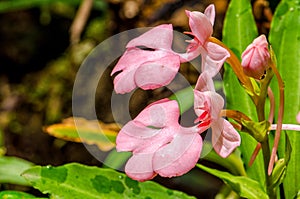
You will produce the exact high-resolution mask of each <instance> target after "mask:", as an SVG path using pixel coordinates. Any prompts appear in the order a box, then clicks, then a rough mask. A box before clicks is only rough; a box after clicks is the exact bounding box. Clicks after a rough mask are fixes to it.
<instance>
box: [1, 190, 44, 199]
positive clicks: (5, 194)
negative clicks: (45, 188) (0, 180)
mask: <svg viewBox="0 0 300 199" xmlns="http://www.w3.org/2000/svg"><path fill="white" fill-rule="evenodd" d="M0 198H3V199H26V198H28V199H29V198H37V197H35V196H34V195H31V194H28V193H25V192H21V191H1V192H0ZM39 199H42V198H39Z"/></svg>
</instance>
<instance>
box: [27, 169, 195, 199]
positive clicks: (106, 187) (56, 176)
mask: <svg viewBox="0 0 300 199" xmlns="http://www.w3.org/2000/svg"><path fill="white" fill-rule="evenodd" d="M22 175H23V177H25V178H26V179H27V180H28V181H29V182H30V183H31V184H32V185H33V187H35V188H37V189H39V190H40V191H41V192H43V193H49V194H50V195H51V198H54V199H55V198H73V199H82V198H84V199H94V198H95V199H96V198H99V199H102V198H107V199H110V198H111V199H118V198H120V199H123V198H141V199H145V198H149V199H150V198H178V199H179V198H180V199H181V198H182V199H184V198H194V197H191V196H188V195H186V194H184V193H182V192H179V191H174V190H170V189H167V188H165V187H163V186H161V185H159V184H157V183H155V182H152V181H147V182H138V181H135V180H132V179H130V178H129V177H127V176H126V175H124V174H123V173H120V172H117V171H115V170H112V169H108V168H98V167H92V166H85V165H81V164H77V163H70V164H66V165H63V166H59V167H52V166H46V167H41V166H36V167H33V168H31V169H28V170H27V171H25V172H24V173H23V174H22Z"/></svg>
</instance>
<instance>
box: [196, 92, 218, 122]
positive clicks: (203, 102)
mask: <svg viewBox="0 0 300 199" xmlns="http://www.w3.org/2000/svg"><path fill="white" fill-rule="evenodd" d="M223 106H224V100H223V98H222V96H221V95H219V94H218V93H216V92H213V91H204V92H200V91H198V90H194V110H195V113H196V115H197V116H200V115H201V114H202V113H203V110H205V111H208V112H209V114H210V117H211V119H212V120H216V119H218V118H219V117H220V116H219V114H220V111H221V110H222V108H223Z"/></svg>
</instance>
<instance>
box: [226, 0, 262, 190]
mask: <svg viewBox="0 0 300 199" xmlns="http://www.w3.org/2000/svg"><path fill="white" fill-rule="evenodd" d="M256 36H257V29H256V24H255V21H254V18H253V15H252V9H251V3H250V0H231V1H230V4H229V7H228V10H227V13H226V17H225V21H224V27H223V42H224V43H225V44H226V45H227V46H228V47H229V48H230V49H231V50H232V51H233V52H234V53H235V54H236V55H237V57H239V58H240V57H241V54H242V52H243V51H244V50H245V49H246V47H247V46H248V45H249V44H250V43H252V41H253V39H254V38H255V37H256ZM224 92H225V95H226V108H227V109H233V110H238V111H241V112H243V113H244V114H246V115H247V116H248V117H250V118H251V119H253V120H256V118H257V116H256V111H255V107H254V105H253V103H252V100H251V98H250V97H249V96H248V94H247V93H246V92H245V90H244V89H243V88H242V86H241V85H240V83H239V81H238V79H237V77H236V76H235V74H234V72H233V71H232V69H231V68H230V66H229V65H227V64H226V65H225V71H224ZM241 140H242V143H241V146H240V150H241V153H242V157H243V160H244V162H245V165H246V171H247V174H248V176H249V177H252V178H254V179H255V180H258V181H260V183H261V184H263V183H264V182H263V179H264V176H265V174H264V165H263V157H262V154H261V153H259V155H258V156H257V157H256V160H255V161H254V164H253V165H252V166H251V167H248V166H247V165H248V162H249V161H250V158H251V156H252V153H253V151H254V149H255V146H256V144H257V142H256V141H255V140H254V139H253V138H252V137H250V136H249V135H247V134H244V133H241Z"/></svg>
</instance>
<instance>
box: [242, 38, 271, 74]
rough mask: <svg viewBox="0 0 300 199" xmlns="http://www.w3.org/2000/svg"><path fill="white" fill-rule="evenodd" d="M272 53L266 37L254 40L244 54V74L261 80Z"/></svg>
mask: <svg viewBox="0 0 300 199" xmlns="http://www.w3.org/2000/svg"><path fill="white" fill-rule="evenodd" d="M269 59H270V53H269V50H268V42H267V39H266V37H265V35H261V36H259V37H257V38H256V39H254V41H253V42H252V44H250V45H249V46H248V47H247V48H246V50H245V51H244V52H243V54H242V67H243V69H244V73H245V74H246V75H248V76H250V77H253V78H255V79H261V78H262V77H263V75H264V73H265V71H266V69H267V68H268V61H269Z"/></svg>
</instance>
